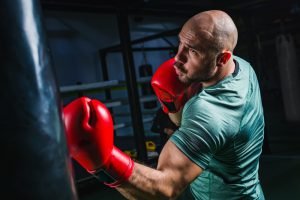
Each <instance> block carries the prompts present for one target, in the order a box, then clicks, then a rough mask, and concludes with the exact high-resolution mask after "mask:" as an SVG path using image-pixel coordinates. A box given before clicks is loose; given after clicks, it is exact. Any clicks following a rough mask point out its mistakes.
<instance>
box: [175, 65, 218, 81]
mask: <svg viewBox="0 0 300 200" xmlns="http://www.w3.org/2000/svg"><path fill="white" fill-rule="evenodd" d="M175 66H176V68H177V69H178V71H179V73H178V78H179V80H180V81H181V82H182V83H184V84H187V85H191V84H192V83H195V82H207V81H210V80H211V79H212V78H214V76H215V74H216V72H215V71H216V70H215V69H216V65H215V62H214V60H206V61H205V62H204V63H203V64H202V65H201V67H200V69H198V70H196V71H194V72H193V74H189V73H188V70H187V69H186V67H185V66H184V65H180V64H178V63H175Z"/></svg>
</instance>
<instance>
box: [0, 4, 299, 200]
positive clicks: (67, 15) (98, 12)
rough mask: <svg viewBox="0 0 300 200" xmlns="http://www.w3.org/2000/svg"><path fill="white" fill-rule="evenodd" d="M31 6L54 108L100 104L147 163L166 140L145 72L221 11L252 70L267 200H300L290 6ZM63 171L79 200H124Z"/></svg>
mask: <svg viewBox="0 0 300 200" xmlns="http://www.w3.org/2000/svg"><path fill="white" fill-rule="evenodd" d="M36 2H37V4H38V5H39V6H40V7H41V18H42V22H43V25H44V27H45V35H46V36H45V37H46V38H47V42H48V44H49V53H50V55H51V62H52V63H53V64H52V65H53V69H54V73H55V80H56V84H57V87H58V91H59V94H58V97H59V99H60V100H61V102H62V105H66V104H67V103H68V102H70V101H71V100H73V99H75V98H77V97H79V96H83V95H85V96H89V97H91V98H97V99H99V100H101V101H103V102H104V103H105V104H106V105H107V107H109V109H110V111H111V113H112V115H113V119H114V124H115V126H114V127H115V143H116V146H118V147H119V148H121V149H122V150H124V151H126V152H127V153H129V154H130V155H131V156H132V157H133V158H134V159H137V160H139V161H140V162H143V163H146V164H148V165H150V166H155V164H156V161H157V160H156V158H157V156H158V155H159V151H160V149H161V147H162V146H163V144H164V140H165V138H164V137H163V135H162V134H161V133H160V132H159V131H154V130H153V127H152V123H153V118H154V116H155V113H156V111H157V110H158V108H159V103H158V102H157V100H156V98H155V96H154V95H153V92H152V90H151V88H150V85H149V81H150V79H151V75H152V74H153V72H154V71H155V70H156V69H157V67H158V66H159V65H160V64H161V63H162V62H164V61H165V60H167V59H169V58H170V57H172V56H174V55H175V54H176V50H177V45H178V40H177V34H178V33H179V31H180V28H181V26H182V24H183V23H184V22H185V20H187V19H188V18H189V17H191V16H192V15H194V14H196V13H197V12H199V11H203V10H208V9H221V10H224V11H226V12H228V13H229V14H230V15H231V16H232V18H233V19H234V21H235V22H236V25H237V27H238V30H239V41H238V45H237V48H236V50H235V54H236V55H239V56H241V57H243V58H245V59H246V60H248V61H249V62H250V63H251V64H252V66H253V67H254V69H255V71H256V73H257V76H258V79H259V82H260V86H261V91H262V99H263V106H264V112H265V121H266V128H265V144H264V149H263V155H262V157H261V165H260V177H261V182H262V186H263V189H264V192H265V196H266V199H271V200H277V199H278V200H281V199H300V190H299V188H300V171H299V169H300V64H299V62H300V58H299V52H300V34H299V33H300V1H299V0H285V1H283V0H282V1H272V0H250V1H239V0H228V1H216V0H210V1H199V0H186V1H180V0H172V1H171V0H132V1H129V0H123V1H122V0H110V1H104V0H101V1H95V0H40V1H36ZM24 9H25V8H24ZM20 12H21V11H20ZM3 15H4V14H3ZM2 28H3V27H2ZM2 30H4V29H2ZM1 59H5V58H1ZM25 151H26V150H25ZM72 166H73V169H74V172H73V175H74V185H75V189H74V188H73V189H74V190H75V193H76V196H78V199H80V200H93V199H108V198H110V199H123V198H122V197H121V196H120V195H119V194H118V193H117V192H115V191H114V190H112V189H110V188H107V187H105V186H104V185H102V184H101V183H99V182H98V181H97V180H96V179H94V178H93V177H91V176H90V175H89V174H87V173H86V172H85V171H84V170H83V169H82V168H81V167H80V166H79V165H78V164H77V163H76V162H72ZM41 178H42V177H41ZM4 184H5V183H4ZM61 193H62V194H63V191H61Z"/></svg>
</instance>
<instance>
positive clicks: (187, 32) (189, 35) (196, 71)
mask: <svg viewBox="0 0 300 200" xmlns="http://www.w3.org/2000/svg"><path fill="white" fill-rule="evenodd" d="M207 36H208V35H207V33H206V32H203V33H201V32H200V33H196V31H194V29H193V27H192V26H191V25H190V24H186V25H184V26H183V28H182V30H181V32H180V33H179V47H178V52H177V54H176V56H175V61H176V63H175V65H174V67H175V70H176V73H177V75H178V77H179V79H180V80H181V81H182V82H184V83H187V84H190V83H193V82H205V81H209V80H210V79H211V78H213V76H214V75H215V74H216V70H217V67H216V58H215V56H214V55H210V54H209V53H208V51H207V52H206V51H205V43H204V42H202V41H205V39H204V40H203V39H202V37H207ZM201 40H202V41H201ZM206 46H207V45H206Z"/></svg>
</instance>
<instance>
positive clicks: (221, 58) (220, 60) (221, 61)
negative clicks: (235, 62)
mask: <svg viewBox="0 0 300 200" xmlns="http://www.w3.org/2000/svg"><path fill="white" fill-rule="evenodd" d="M231 56H232V54H231V52H230V51H223V52H222V53H220V54H219V55H218V57H217V66H223V65H225V64H226V63H227V62H228V60H229V59H230V58H231Z"/></svg>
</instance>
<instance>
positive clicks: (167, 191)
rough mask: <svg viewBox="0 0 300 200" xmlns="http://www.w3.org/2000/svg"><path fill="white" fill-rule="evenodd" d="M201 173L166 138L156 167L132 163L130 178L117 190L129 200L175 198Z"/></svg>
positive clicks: (199, 169) (197, 167)
mask: <svg viewBox="0 0 300 200" xmlns="http://www.w3.org/2000/svg"><path fill="white" fill-rule="evenodd" d="M201 172H202V169H201V168H200V167H199V166H198V165H196V164H195V163H194V162H192V161H191V160H190V159H189V158H188V157H186V156H185V155H184V154H183V153H182V152H181V151H180V150H179V149H178V148H177V147H176V146H175V144H174V143H172V142H171V141H170V140H169V141H168V142H167V143H166V145H165V146H164V148H163V150H162V152H161V154H160V156H159V160H158V166H157V169H152V168H150V167H147V166H144V165H141V164H138V163H135V166H134V169H133V173H132V175H131V176H130V178H129V180H128V181H127V182H125V183H123V184H122V185H121V186H119V187H117V190H118V191H119V192H120V193H121V194H122V195H124V196H125V197H126V198H128V199H139V200H143V199H151V200H153V199H155V200H159V199H176V198H177V197H178V196H179V195H180V193H181V192H182V191H183V190H184V189H185V188H186V187H187V186H188V184H190V183H191V182H192V181H193V180H194V179H195V178H196V177H197V176H199V175H200V174H201Z"/></svg>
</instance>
